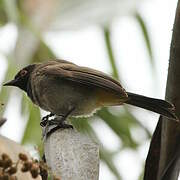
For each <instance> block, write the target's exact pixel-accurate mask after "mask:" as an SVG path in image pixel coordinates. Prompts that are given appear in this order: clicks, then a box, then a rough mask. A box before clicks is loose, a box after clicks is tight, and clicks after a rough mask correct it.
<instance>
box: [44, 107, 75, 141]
mask: <svg viewBox="0 0 180 180" xmlns="http://www.w3.org/2000/svg"><path fill="white" fill-rule="evenodd" d="M74 109H75V108H72V109H70V110H69V111H68V112H67V113H66V114H65V115H64V116H57V117H56V118H54V119H52V120H49V119H48V118H49V116H48V118H46V119H45V123H43V124H42V125H43V126H42V127H44V129H43V139H46V137H47V136H49V135H50V134H52V133H53V132H55V131H56V130H58V129H69V128H71V129H73V126H72V125H70V124H66V123H65V120H66V119H67V118H68V116H69V115H70V114H71V113H72V112H73V111H74ZM42 122H44V121H42Z"/></svg>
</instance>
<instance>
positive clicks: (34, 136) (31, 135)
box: [22, 99, 42, 146]
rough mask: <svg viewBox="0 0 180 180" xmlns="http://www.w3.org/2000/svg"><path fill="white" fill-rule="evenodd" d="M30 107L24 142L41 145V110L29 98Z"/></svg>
mask: <svg viewBox="0 0 180 180" xmlns="http://www.w3.org/2000/svg"><path fill="white" fill-rule="evenodd" d="M27 104H28V108H29V118H28V122H27V125H26V129H25V132H24V136H23V138H22V144H34V145H37V146H40V145H41V144H42V140H41V128H40V119H41V116H40V110H39V108H38V107H36V106H35V105H34V104H32V102H30V100H28V99H27Z"/></svg>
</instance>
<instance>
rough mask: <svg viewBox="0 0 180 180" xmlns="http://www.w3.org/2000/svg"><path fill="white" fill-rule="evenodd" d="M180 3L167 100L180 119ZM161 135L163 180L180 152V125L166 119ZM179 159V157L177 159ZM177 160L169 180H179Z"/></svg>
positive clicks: (167, 87)
mask: <svg viewBox="0 0 180 180" xmlns="http://www.w3.org/2000/svg"><path fill="white" fill-rule="evenodd" d="M179 92H180V1H178V5H177V9H176V17H175V22H174V27H173V35H172V41H171V49H170V60H169V69H168V79H167V86H166V100H168V101H170V102H172V103H173V104H174V105H175V107H176V114H177V116H178V117H179V118H180V93H179ZM163 119H164V121H163V123H162V133H161V156H160V163H159V173H158V179H161V176H162V174H163V173H164V170H165V169H166V168H167V166H168V164H169V163H170V162H171V160H172V159H174V156H175V155H176V154H178V151H179V148H178V147H179V143H180V142H179V139H180V123H176V122H170V121H168V120H166V118H164V117H163ZM177 158H178V157H177ZM177 158H176V160H175V161H176V162H175V164H174V165H173V166H174V167H173V168H172V170H171V171H170V172H169V180H170V179H172V180H176V179H178V175H179V170H180V161H178V159H177Z"/></svg>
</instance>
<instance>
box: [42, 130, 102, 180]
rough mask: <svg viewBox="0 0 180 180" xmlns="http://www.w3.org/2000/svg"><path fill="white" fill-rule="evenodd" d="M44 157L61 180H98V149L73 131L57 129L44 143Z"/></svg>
mask: <svg viewBox="0 0 180 180" xmlns="http://www.w3.org/2000/svg"><path fill="white" fill-rule="evenodd" d="M44 151H45V157H46V161H47V164H48V166H49V167H50V168H51V169H52V172H53V173H54V174H55V175H57V176H58V177H60V179H61V180H73V179H78V180H89V179H91V180H98V177H99V147H98V145H97V144H96V143H94V142H93V141H92V140H91V139H90V138H89V137H87V136H85V135H84V134H81V133H78V132H77V131H75V130H73V129H64V130H62V129H59V130H57V131H55V132H53V133H52V134H51V135H50V136H49V137H48V138H47V139H46V140H45V142H44Z"/></svg>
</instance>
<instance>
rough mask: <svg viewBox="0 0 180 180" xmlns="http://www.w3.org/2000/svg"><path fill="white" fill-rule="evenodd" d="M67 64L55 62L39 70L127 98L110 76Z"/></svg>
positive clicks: (119, 85) (121, 88)
mask: <svg viewBox="0 0 180 180" xmlns="http://www.w3.org/2000/svg"><path fill="white" fill-rule="evenodd" d="M67 62H68V61H65V63H58V61H57V63H51V64H48V65H47V66H44V67H43V68H41V72H43V73H45V74H46V75H51V76H55V77H60V78H64V79H66V80H70V81H73V82H76V83H80V84H85V85H87V86H96V87H99V88H103V89H104V90H107V91H112V92H114V93H117V94H119V95H121V96H122V97H127V93H126V91H125V90H124V89H123V87H122V86H121V84H120V83H119V82H118V81H116V80H114V79H113V78H111V77H110V76H108V75H106V74H104V73H102V72H100V71H97V70H94V69H91V68H87V67H81V66H77V65H75V64H72V63H67Z"/></svg>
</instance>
